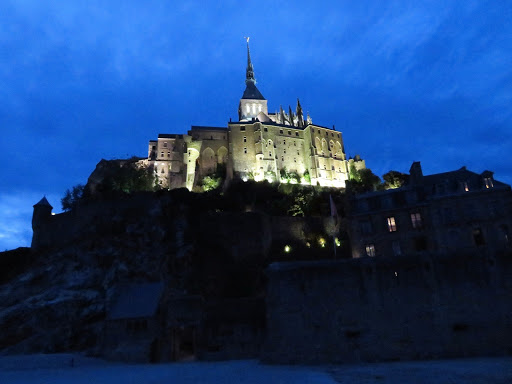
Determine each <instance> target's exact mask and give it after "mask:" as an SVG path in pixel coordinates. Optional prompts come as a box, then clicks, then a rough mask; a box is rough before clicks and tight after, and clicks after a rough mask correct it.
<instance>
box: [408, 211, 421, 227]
mask: <svg viewBox="0 0 512 384" xmlns="http://www.w3.org/2000/svg"><path fill="white" fill-rule="evenodd" d="M411 224H412V227H413V228H414V229H421V228H423V222H422V221H421V215H420V213H419V212H417V213H411Z"/></svg>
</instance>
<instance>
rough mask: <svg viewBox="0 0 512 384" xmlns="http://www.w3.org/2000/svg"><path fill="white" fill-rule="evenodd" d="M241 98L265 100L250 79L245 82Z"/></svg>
mask: <svg viewBox="0 0 512 384" xmlns="http://www.w3.org/2000/svg"><path fill="white" fill-rule="evenodd" d="M242 99H252V100H266V99H265V98H264V97H263V95H262V94H261V92H260V91H259V90H258V88H256V85H255V84H254V83H253V82H252V81H248V82H247V86H246V87H245V91H244V94H243V96H242Z"/></svg>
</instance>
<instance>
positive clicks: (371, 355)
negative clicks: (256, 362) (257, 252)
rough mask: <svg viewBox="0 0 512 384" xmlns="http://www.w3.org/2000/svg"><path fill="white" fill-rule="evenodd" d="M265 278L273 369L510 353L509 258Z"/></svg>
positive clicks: (378, 263)
mask: <svg viewBox="0 0 512 384" xmlns="http://www.w3.org/2000/svg"><path fill="white" fill-rule="evenodd" d="M268 276H269V284H268V292H267V335H266V341H265V343H264V347H263V350H262V359H263V360H265V361H267V362H274V363H298V362H300V363H303V362H307V363H312V362H354V361H381V360H405V359H422V358H441V357H463V356H478V355H504V354H511V353H512V300H511V298H512V255H507V256H505V255H503V256H499V257H492V258H489V257H483V256H479V255H461V256H451V257H439V256H438V257H433V256H429V257H417V258H400V259H398V258H393V259H385V258H381V259H379V258H371V259H370V258H366V259H357V260H347V261H339V262H336V261H325V262H302V263H275V264H272V265H271V266H270V267H269V270H268Z"/></svg>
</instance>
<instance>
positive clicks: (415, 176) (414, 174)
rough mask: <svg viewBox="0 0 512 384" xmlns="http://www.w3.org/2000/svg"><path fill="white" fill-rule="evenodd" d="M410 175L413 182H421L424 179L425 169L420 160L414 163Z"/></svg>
mask: <svg viewBox="0 0 512 384" xmlns="http://www.w3.org/2000/svg"><path fill="white" fill-rule="evenodd" d="M409 175H410V176H409V177H410V179H409V180H410V183H411V184H421V182H422V181H423V171H422V170H421V163H420V162H419V161H415V162H413V163H412V165H411V169H409Z"/></svg>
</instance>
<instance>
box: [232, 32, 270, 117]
mask: <svg viewBox="0 0 512 384" xmlns="http://www.w3.org/2000/svg"><path fill="white" fill-rule="evenodd" d="M246 39H247V69H246V71H245V85H246V86H245V91H244V94H243V96H242V98H241V99H240V105H239V107H238V120H239V121H251V120H253V119H255V118H256V117H257V116H258V114H259V113H260V112H262V113H264V114H265V115H267V114H268V109H267V100H266V99H265V98H264V97H263V95H262V94H261V92H260V91H259V90H258V88H256V79H255V78H254V68H253V66H252V61H251V51H250V49H249V38H248V37H247V38H246Z"/></svg>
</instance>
